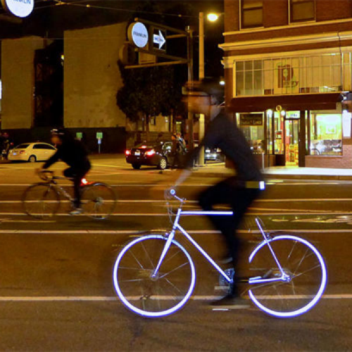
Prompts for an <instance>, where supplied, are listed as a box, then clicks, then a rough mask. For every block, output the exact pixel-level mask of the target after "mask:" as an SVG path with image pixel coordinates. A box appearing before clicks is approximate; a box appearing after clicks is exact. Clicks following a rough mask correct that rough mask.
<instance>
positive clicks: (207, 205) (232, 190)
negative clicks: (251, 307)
mask: <svg viewBox="0 0 352 352" xmlns="http://www.w3.org/2000/svg"><path fill="white" fill-rule="evenodd" d="M259 194H260V190H259V189H255V188H245V187H240V186H239V185H238V181H237V180H236V178H235V177H231V178H228V179H226V180H224V181H222V182H220V183H218V184H216V185H214V186H212V187H210V188H208V189H207V190H205V191H204V192H202V193H201V195H200V197H199V204H200V206H201V207H202V208H203V210H213V206H214V205H216V204H227V205H230V206H231V208H232V210H233V216H209V218H210V220H211V222H212V223H213V224H214V226H215V227H216V229H218V230H220V231H221V232H222V234H223V235H224V236H225V240H226V244H227V248H228V253H229V255H230V256H231V257H232V258H233V266H234V268H235V270H236V266H237V262H238V254H239V252H240V248H241V242H240V240H239V239H238V237H237V235H236V230H237V228H238V227H239V225H240V222H241V220H242V218H243V216H244V214H245V212H246V211H247V209H248V207H249V206H250V205H251V203H252V202H253V201H254V200H255V199H256V198H257V197H258V196H259ZM234 290H236V288H235V285H234Z"/></svg>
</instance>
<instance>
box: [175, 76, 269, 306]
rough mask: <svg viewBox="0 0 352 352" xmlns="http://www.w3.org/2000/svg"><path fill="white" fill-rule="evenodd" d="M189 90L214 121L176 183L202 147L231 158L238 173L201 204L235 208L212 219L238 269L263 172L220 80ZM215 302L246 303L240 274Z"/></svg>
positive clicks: (195, 107)
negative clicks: (242, 231) (243, 225)
mask: <svg viewBox="0 0 352 352" xmlns="http://www.w3.org/2000/svg"><path fill="white" fill-rule="evenodd" d="M187 88H188V91H189V94H188V96H187V97H186V98H185V100H186V103H187V105H188V108H189V109H190V110H191V111H192V112H194V113H198V114H204V115H205V116H206V117H207V118H208V120H210V122H209V123H208V125H207V130H206V134H205V137H204V139H203V141H201V143H200V146H199V147H198V148H196V149H195V150H194V151H193V152H192V153H191V156H190V158H189V162H188V169H186V170H184V171H182V172H181V173H180V174H179V175H178V179H177V181H176V186H177V185H179V184H181V183H182V182H183V181H184V180H185V179H186V178H187V177H188V176H189V175H190V173H191V171H190V170H191V167H192V165H193V161H194V160H196V159H197V156H198V154H199V148H201V147H207V148H210V149H213V148H220V149H221V150H222V152H223V153H224V154H225V156H226V158H227V160H228V161H229V162H231V164H232V165H233V168H234V170H235V172H236V176H232V177H230V178H227V179H225V180H224V181H222V182H220V183H218V184H216V185H214V186H212V187H210V188H208V189H207V190H205V191H204V192H203V193H202V194H201V195H200V197H199V204H200V206H201V207H202V208H203V210H208V211H209V210H213V207H214V205H217V204H227V205H230V206H231V208H232V210H233V216H231V217H222V216H213V217H210V220H211V221H212V223H213V224H214V226H215V227H216V228H217V229H218V230H220V231H221V232H222V234H223V235H224V236H225V240H226V244H227V248H228V255H229V257H230V258H231V261H232V263H233V266H234V268H235V269H236V266H237V261H238V254H239V252H240V241H239V239H238V237H237V236H236V233H235V232H236V230H237V228H238V227H239V224H240V222H241V220H242V218H243V216H244V214H245V212H246V210H247V209H248V207H249V206H250V204H251V203H252V202H253V201H254V200H255V199H256V198H257V197H258V196H259V194H260V190H261V189H263V188H264V187H263V186H264V182H263V181H262V180H263V178H262V175H261V173H260V170H259V167H258V165H257V163H256V160H255V159H254V157H253V154H252V152H251V150H250V147H249V145H248V143H247V141H246V139H245V137H244V135H243V134H242V132H241V131H240V130H239V129H238V128H237V127H236V125H235V124H234V123H233V122H232V121H230V119H229V118H228V117H227V116H226V115H225V112H224V111H223V107H221V105H219V104H220V103H221V102H222V101H223V96H224V92H223V90H222V88H221V86H220V85H219V83H218V82H216V81H214V80H212V79H204V80H203V81H201V82H194V83H192V84H190V85H188V87H187ZM213 304H215V305H218V304H219V305H228V304H235V305H240V304H244V303H243V301H242V300H241V299H239V293H238V287H237V283H236V277H234V278H233V285H232V286H231V289H230V292H229V294H228V295H227V296H226V297H224V298H223V299H222V300H220V301H217V302H214V303H213Z"/></svg>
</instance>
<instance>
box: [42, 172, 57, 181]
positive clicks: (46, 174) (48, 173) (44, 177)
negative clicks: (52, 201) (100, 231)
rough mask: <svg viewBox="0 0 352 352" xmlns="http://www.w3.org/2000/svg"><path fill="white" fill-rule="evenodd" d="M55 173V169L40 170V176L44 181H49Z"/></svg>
mask: <svg viewBox="0 0 352 352" xmlns="http://www.w3.org/2000/svg"><path fill="white" fill-rule="evenodd" d="M53 175H54V171H50V170H41V171H39V172H38V176H39V177H40V178H41V179H42V180H43V181H48V180H49V178H50V176H53Z"/></svg>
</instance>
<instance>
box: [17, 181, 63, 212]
mask: <svg viewBox="0 0 352 352" xmlns="http://www.w3.org/2000/svg"><path fill="white" fill-rule="evenodd" d="M22 204H23V208H24V211H25V213H26V214H28V215H30V216H33V217H34V218H37V219H45V218H50V217H52V216H53V215H55V214H56V213H57V211H58V210H59V207H60V196H59V194H58V193H57V191H56V189H55V188H54V187H53V186H52V185H50V184H48V183H37V184H34V185H32V186H30V187H28V188H27V189H26V190H25V192H24V194H23V197H22Z"/></svg>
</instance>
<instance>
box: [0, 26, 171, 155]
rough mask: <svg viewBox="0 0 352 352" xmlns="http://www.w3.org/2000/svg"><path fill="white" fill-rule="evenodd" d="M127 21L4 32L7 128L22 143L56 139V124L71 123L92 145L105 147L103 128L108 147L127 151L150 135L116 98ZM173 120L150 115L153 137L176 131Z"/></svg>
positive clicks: (3, 126)
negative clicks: (54, 33)
mask: <svg viewBox="0 0 352 352" xmlns="http://www.w3.org/2000/svg"><path fill="white" fill-rule="evenodd" d="M126 27H127V23H126V22H123V23H117V24H113V25H106V26H99V27H93V28H88V29H79V30H67V31H65V32H64V36H63V39H59V40H50V39H47V38H41V37H37V36H32V37H24V38H18V39H4V40H2V41H1V42H0V43H1V49H2V50H1V81H0V82H1V83H2V94H0V99H1V97H2V99H1V105H0V106H1V130H3V131H7V132H9V134H10V137H11V139H12V140H13V141H14V143H16V144H17V143H24V142H32V141H37V140H44V141H49V139H50V133H49V130H50V129H51V128H52V127H56V126H62V125H63V126H64V127H65V128H68V129H69V130H70V131H71V132H72V134H73V135H76V136H79V138H83V141H84V142H85V143H86V144H87V146H88V148H89V150H90V151H92V152H96V151H98V149H99V148H98V139H97V133H99V134H100V135H101V133H103V138H102V140H101V145H100V147H101V148H100V149H101V150H102V152H123V151H124V150H125V148H126V145H127V146H129V147H131V146H133V145H134V143H135V141H136V140H137V139H138V138H139V139H143V137H144V135H143V129H145V128H146V126H145V125H143V124H142V123H141V124H139V125H138V124H135V123H131V122H130V121H129V120H128V119H127V118H126V115H125V114H124V113H123V112H122V111H121V110H120V109H119V107H118V106H117V104H116V94H117V91H118V90H119V89H120V88H121V87H122V85H123V82H122V78H121V75H120V71H119V67H118V65H117V62H118V60H119V58H120V51H121V49H122V48H123V46H124V44H125V42H126ZM19 53H20V54H19ZM142 122H143V121H142ZM173 128H174V127H173V126H172V125H171V123H170V118H169V117H165V116H157V117H155V118H152V119H150V123H149V131H150V136H149V137H150V138H157V135H158V134H159V133H160V132H164V133H165V135H167V136H169V135H170V131H172V130H173ZM141 135H142V136H141Z"/></svg>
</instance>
